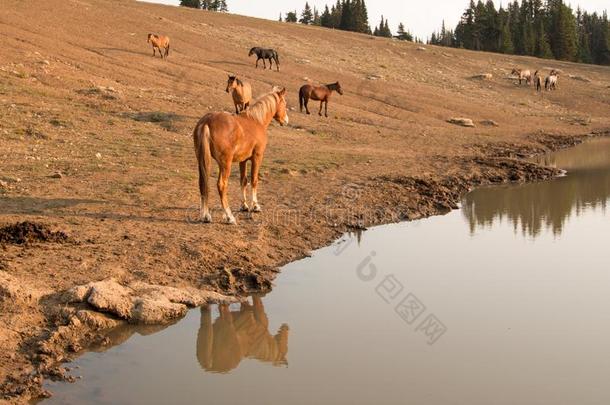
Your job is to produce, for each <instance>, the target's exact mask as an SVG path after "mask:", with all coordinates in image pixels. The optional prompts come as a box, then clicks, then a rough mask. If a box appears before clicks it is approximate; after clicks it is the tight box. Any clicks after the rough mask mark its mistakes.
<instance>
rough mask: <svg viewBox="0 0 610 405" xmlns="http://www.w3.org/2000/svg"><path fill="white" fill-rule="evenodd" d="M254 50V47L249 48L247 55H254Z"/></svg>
mask: <svg viewBox="0 0 610 405" xmlns="http://www.w3.org/2000/svg"><path fill="white" fill-rule="evenodd" d="M255 51H256V48H252V49H250V52H249V53H248V56H252V55H254V52H255Z"/></svg>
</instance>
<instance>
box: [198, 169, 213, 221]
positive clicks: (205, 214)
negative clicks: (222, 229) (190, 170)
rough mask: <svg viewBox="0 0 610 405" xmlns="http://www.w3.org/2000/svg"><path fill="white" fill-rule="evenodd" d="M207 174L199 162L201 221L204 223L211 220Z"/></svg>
mask: <svg viewBox="0 0 610 405" xmlns="http://www.w3.org/2000/svg"><path fill="white" fill-rule="evenodd" d="M207 176H208V175H207V174H206V173H205V171H204V169H203V166H202V163H199V194H200V196H201V221H202V222H204V223H210V222H212V215H211V214H210V206H209V203H208V201H209V199H210V193H209V188H208V185H207V182H208V181H209V179H208V178H207Z"/></svg>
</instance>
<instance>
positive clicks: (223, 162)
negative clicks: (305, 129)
mask: <svg viewBox="0 0 610 405" xmlns="http://www.w3.org/2000/svg"><path fill="white" fill-rule="evenodd" d="M286 110H287V107H286V89H281V90H277V89H274V90H273V91H272V92H271V93H268V94H265V95H264V96H262V97H261V98H259V99H258V100H257V101H256V103H255V104H254V105H253V106H251V107H250V108H249V109H248V110H246V111H243V112H241V113H240V114H238V115H232V114H229V113H227V112H213V113H209V114H207V115H205V116H204V117H203V118H201V120H199V122H198V123H197V126H196V127H195V130H194V132H193V140H194V143H195V154H196V155H197V161H198V167H199V192H200V194H201V220H202V221H203V222H211V221H212V216H211V215H210V208H209V205H208V201H209V193H210V183H209V175H210V171H211V164H212V159H214V160H216V163H218V167H219V174H218V183H217V185H218V193H219V194H220V201H221V203H222V208H223V210H224V220H225V222H226V223H228V224H235V223H236V222H235V217H234V216H233V214H232V213H231V208H230V207H229V199H228V197H227V188H228V185H229V175H230V174H231V164H232V163H233V162H235V163H239V173H240V181H241V190H242V195H243V201H242V206H241V210H242V211H250V210H251V211H253V212H260V211H261V207H260V205H259V204H258V199H257V190H258V173H259V170H260V167H261V163H262V161H263V155H264V154H265V149H266V148H267V140H268V136H267V129H268V128H269V124H271V121H273V120H274V119H275V120H276V121H277V122H279V124H280V125H282V126H283V125H287V124H288V121H289V120H288V114H287V112H286ZM248 161H251V162H252V163H251V166H252V167H251V183H252V200H251V205H250V206H248V202H247V199H246V198H247V196H246V191H247V187H248V178H247V173H246V171H247V164H248Z"/></svg>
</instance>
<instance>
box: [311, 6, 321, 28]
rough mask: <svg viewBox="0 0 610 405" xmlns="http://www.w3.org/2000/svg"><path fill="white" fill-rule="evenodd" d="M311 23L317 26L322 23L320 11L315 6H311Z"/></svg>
mask: <svg viewBox="0 0 610 405" xmlns="http://www.w3.org/2000/svg"><path fill="white" fill-rule="evenodd" d="M311 23H312V24H313V25H317V26H321V25H322V17H320V12H319V11H318V9H317V8H316V7H314V8H313V21H312V22H311Z"/></svg>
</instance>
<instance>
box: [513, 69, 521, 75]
mask: <svg viewBox="0 0 610 405" xmlns="http://www.w3.org/2000/svg"><path fill="white" fill-rule="evenodd" d="M510 74H511V75H520V74H521V69H517V68H514V69H513V71H512V72H510Z"/></svg>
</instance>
